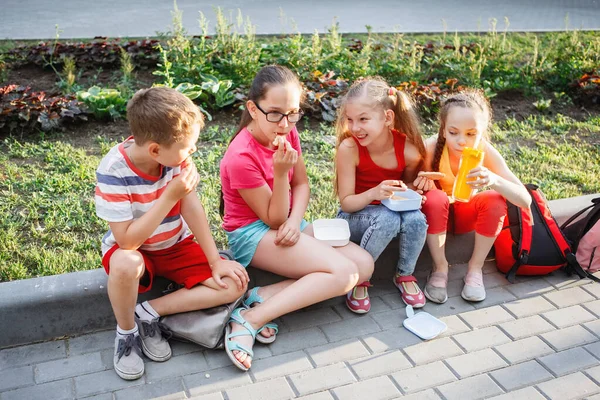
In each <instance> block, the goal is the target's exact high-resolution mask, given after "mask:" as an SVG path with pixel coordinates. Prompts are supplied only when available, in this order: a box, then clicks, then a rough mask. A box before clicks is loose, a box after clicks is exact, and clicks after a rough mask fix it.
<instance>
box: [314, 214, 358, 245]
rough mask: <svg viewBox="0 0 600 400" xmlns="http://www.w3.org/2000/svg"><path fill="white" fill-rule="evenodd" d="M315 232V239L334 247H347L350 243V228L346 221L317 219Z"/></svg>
mask: <svg viewBox="0 0 600 400" xmlns="http://www.w3.org/2000/svg"><path fill="white" fill-rule="evenodd" d="M313 230H314V233H315V239H317V240H321V241H323V242H325V243H327V244H329V245H330V246H333V247H341V246H345V245H347V244H348V242H349V241H350V227H349V226H348V221H346V220H345V219H338V218H336V219H316V220H314V221H313Z"/></svg>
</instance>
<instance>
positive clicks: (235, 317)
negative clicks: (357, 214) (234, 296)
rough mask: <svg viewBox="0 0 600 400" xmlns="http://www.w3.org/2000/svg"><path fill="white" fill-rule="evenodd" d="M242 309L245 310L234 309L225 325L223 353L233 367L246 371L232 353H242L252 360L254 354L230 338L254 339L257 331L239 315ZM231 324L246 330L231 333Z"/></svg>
mask: <svg viewBox="0 0 600 400" xmlns="http://www.w3.org/2000/svg"><path fill="white" fill-rule="evenodd" d="M244 309H245V308H243V307H240V308H236V309H235V310H233V312H232V313H231V317H230V318H229V322H228V323H227V326H226V328H225V353H227V356H228V357H229V359H230V360H231V362H233V365H235V366H236V367H238V368H239V369H241V370H242V371H248V369H249V368H247V367H246V366H245V365H244V364H242V363H241V362H240V361H239V360H238V359H237V358H236V357H235V354H233V352H234V351H243V352H244V353H246V354H248V355H249V356H250V357H252V358H254V352H253V351H252V350H251V349H247V348H246V347H244V346H242V345H241V344H239V343H238V342H234V341H233V340H231V339H232V338H235V337H238V336H252V339H256V334H257V333H258V331H257V330H256V329H254V328H253V327H252V325H250V323H249V322H248V321H246V319H245V318H244V317H242V314H241V313H240V311H242V310H244ZM231 322H235V323H237V324H240V325H241V326H242V327H244V328H245V329H246V331H237V332H231V325H230V323H231Z"/></svg>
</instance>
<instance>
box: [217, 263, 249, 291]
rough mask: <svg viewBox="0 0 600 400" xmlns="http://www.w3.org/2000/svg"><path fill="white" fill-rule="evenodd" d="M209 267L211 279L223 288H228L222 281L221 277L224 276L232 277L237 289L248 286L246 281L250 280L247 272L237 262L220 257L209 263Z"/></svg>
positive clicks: (244, 288)
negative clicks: (211, 263)
mask: <svg viewBox="0 0 600 400" xmlns="http://www.w3.org/2000/svg"><path fill="white" fill-rule="evenodd" d="M211 269H212V277H213V279H214V280H215V282H217V285H219V286H221V287H222V288H223V289H227V288H228V286H227V284H226V283H225V282H223V278H224V277H226V276H228V277H230V278H231V279H233V281H234V282H235V283H236V285H237V287H238V289H240V290H246V289H247V288H248V281H249V280H250V278H249V277H248V272H246V268H244V267H242V264H240V263H239V262H237V261H231V260H223V259H220V260H219V261H217V262H215V263H214V264H213V265H211Z"/></svg>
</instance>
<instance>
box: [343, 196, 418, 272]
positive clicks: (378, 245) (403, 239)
mask: <svg viewBox="0 0 600 400" xmlns="http://www.w3.org/2000/svg"><path fill="white" fill-rule="evenodd" d="M337 218H342V219H345V220H346V221H348V225H350V240H351V241H353V242H354V243H356V244H359V245H360V247H362V248H363V249H365V250H366V251H368V252H369V254H371V256H372V257H373V259H374V260H375V261H377V259H378V258H379V256H380V255H381V253H383V251H384V250H385V248H386V247H387V246H388V244H389V243H390V242H391V241H392V240H393V239H394V238H395V237H396V236H398V242H399V249H400V254H399V257H398V264H397V265H396V271H397V273H398V274H399V275H401V276H407V275H412V274H413V272H414V270H415V266H416V264H417V259H418V258H419V254H420V253H421V250H422V249H423V245H424V244H425V239H426V237H427V222H426V221H425V215H423V213H422V212H421V211H420V210H415V211H401V212H397V211H392V210H390V209H389V208H387V207H385V206H383V205H368V206H366V207H365V208H363V209H362V210H360V211H357V212H353V213H346V212H343V211H342V210H339V211H338V214H337Z"/></svg>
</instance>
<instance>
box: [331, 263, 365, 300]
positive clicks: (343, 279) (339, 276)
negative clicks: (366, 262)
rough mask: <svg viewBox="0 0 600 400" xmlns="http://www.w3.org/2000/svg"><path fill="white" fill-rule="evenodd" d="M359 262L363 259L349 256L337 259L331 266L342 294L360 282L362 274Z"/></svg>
mask: <svg viewBox="0 0 600 400" xmlns="http://www.w3.org/2000/svg"><path fill="white" fill-rule="evenodd" d="M367 254H368V253H367ZM371 260H372V258H371ZM359 263H361V260H359V259H357V260H350V259H349V258H345V257H344V258H342V259H340V260H337V261H336V263H335V265H331V266H330V270H331V271H332V275H333V276H334V282H335V283H336V284H337V285H338V286H339V287H340V294H344V293H346V292H348V291H349V290H350V289H352V288H353V287H354V286H356V285H357V284H358V283H359V282H358V281H359V278H360V275H361V274H360V267H359ZM367 268H368V267H367Z"/></svg>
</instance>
